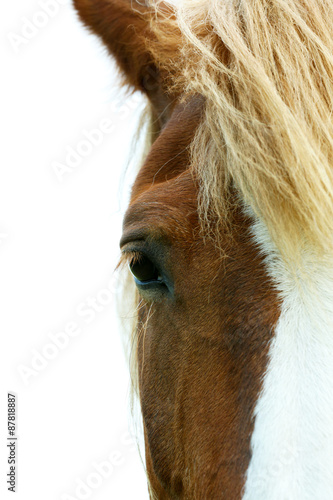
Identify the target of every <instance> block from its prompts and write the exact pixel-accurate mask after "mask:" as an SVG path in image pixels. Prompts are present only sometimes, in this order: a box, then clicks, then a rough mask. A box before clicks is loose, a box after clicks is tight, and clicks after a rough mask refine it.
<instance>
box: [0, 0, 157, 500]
mask: <svg viewBox="0 0 333 500" xmlns="http://www.w3.org/2000/svg"><path fill="white" fill-rule="evenodd" d="M45 1H46V0H45ZM53 2H54V3H55V4H56V7H58V9H57V11H54V12H53V15H52V16H51V15H49V14H48V15H46V14H44V15H43V14H42V15H40V12H45V11H43V9H42V8H41V4H42V3H43V0H24V1H23V0H15V2H2V5H1V7H0V19H1V41H2V43H1V60H2V65H1V67H2V71H1V74H2V77H1V87H2V88H1V96H0V98H1V105H0V109H1V144H2V148H1V149H2V152H1V168H0V172H1V174H0V175H1V178H0V310H1V315H0V332H1V341H2V347H1V353H0V356H1V359H0V367H1V378H0V383H1V392H0V409H1V411H0V460H1V462H0V497H1V498H17V499H18V500H21V499H22V500H30V499H31V500H53V499H54V500H68V499H71V500H73V499H79V498H89V499H96V500H98V499H108V500H111V499H112V500H113V499H114V500H129V499H135V500H141V499H142V500H147V499H148V493H147V488H146V479H145V474H144V468H143V466H142V464H141V462H140V458H139V455H138V453H137V450H136V444H135V443H134V442H133V441H131V440H130V439H129V436H128V435H127V430H128V424H129V422H130V411H129V376H128V368H127V362H126V360H125V356H124V354H123V348H122V344H121V332H120V328H119V326H118V323H117V320H116V312H115V307H114V303H115V298H116V295H117V286H115V281H114V278H113V271H114V268H115V267H116V264H117V259H118V257H119V249H118V241H119V238H120V234H121V219H122V213H123V211H124V209H125V207H126V201H125V200H126V199H127V197H128V193H129V184H128V181H126V180H125V182H124V183H123V187H122V190H120V189H119V186H120V181H121V175H122V173H123V172H124V169H125V166H126V162H127V160H128V154H129V151H130V145H131V139H132V137H133V134H134V131H135V129H136V125H137V120H138V115H139V112H138V108H140V106H141V104H140V102H139V98H138V97H137V96H135V97H134V98H133V97H132V98H126V97H124V94H122V93H121V91H120V88H119V84H118V82H117V79H116V70H115V66H114V64H113V62H112V61H111V59H110V58H109V57H108V56H107V55H106V52H105V50H104V49H103V48H102V47H101V45H100V44H99V42H98V41H97V40H96V39H95V38H94V37H93V36H91V35H89V34H88V32H87V31H86V30H84V29H83V27H82V26H81V24H80V23H79V21H78V20H77V17H76V14H75V13H74V10H73V8H72V6H71V3H70V2H66V1H65V0H61V3H60V0H53ZM27 20H28V21H29V22H28V23H27ZM30 22H33V23H34V25H35V29H33V28H31V25H30ZM36 24H37V27H36ZM29 26H30V28H29ZM22 34H24V39H25V41H24V40H23V39H19V38H17V36H22ZM27 35H29V37H27ZM105 119H108V120H110V122H109V125H110V123H111V124H112V125H113V126H114V130H113V132H111V133H103V136H102V139H103V140H102V142H101V141H100V142H101V144H99V145H92V146H91V147H90V149H91V150H90V151H89V154H86V156H83V155H81V156H80V158H79V159H76V160H77V163H78V165H77V166H76V167H75V168H73V169H72V170H71V171H70V172H66V174H64V175H63V176H59V173H58V176H57V175H56V172H55V169H54V165H55V162H58V164H59V163H62V164H66V156H67V154H68V152H69V150H71V151H73V149H74V150H77V149H78V148H79V144H80V142H81V141H82V140H86V137H85V132H84V131H86V132H91V131H92V130H94V129H96V128H98V127H99V126H100V124H101V122H102V121H103V120H105ZM72 148H73V149H72ZM108 287H109V292H107V291H105V290H106V289H107V288H108ZM110 289H111V292H110ZM110 294H111V295H110ZM110 297H111V299H110ZM94 298H95V299H96V300H97V302H94V304H95V307H96V308H97V309H98V311H95V312H90V313H89V314H88V313H87V309H89V310H90V311H91V310H93V308H92V306H91V305H89V306H88V303H89V304H92V302H87V301H91V300H94ZM99 299H103V300H104V301H107V300H108V304H105V303H104V304H101V302H100V301H99ZM78 311H81V313H82V312H83V311H85V315H84V316H83V315H80V314H79V312H78ZM88 321H89V322H88ZM69 323H75V324H76V325H77V326H78V327H79V328H80V331H79V334H78V335H76V336H75V337H68V335H67V334H65V336H64V335H62V336H61V335H60V336H58V337H59V338H61V339H62V342H63V345H62V347H61V348H56V347H54V345H55V344H54V341H53V340H52V339H51V337H52V334H53V335H57V334H60V333H62V334H64V330H65V328H66V327H68V324H69ZM53 338H54V337H53ZM66 338H67V345H65V344H66V340H65V339H66ZM50 344H52V345H53V347H52V345H51V347H50ZM36 353H37V354H36ZM43 353H46V354H47V356H48V357H49V358H50V356H52V357H53V359H46V357H45V356H44V354H43ZM36 356H37V358H38V356H43V359H44V361H42V360H41V358H39V360H37V358H36ZM36 367H37V368H38V369H36ZM27 370H28V371H27ZM29 370H30V371H29ZM24 374H25V375H24ZM7 391H14V392H15V393H16V394H17V398H18V402H17V411H18V415H17V416H18V420H17V425H18V427H17V435H18V441H17V459H18V463H17V493H16V496H15V497H13V494H12V493H9V492H8V491H7V485H6V473H7V471H8V464H7V452H8V450H7V448H6V444H7V441H6V439H7V418H6V417H7V412H6V407H7V405H6V400H7ZM133 443H134V444H133ZM114 453H116V455H114ZM111 458H112V459H113V460H114V462H115V463H114V465H113V470H111V469H110V467H109V468H107V467H106V465H105V464H104V466H105V467H104V469H103V470H104V472H105V474H107V475H108V477H107V478H103V479H102V480H101V479H100V478H101V476H100V475H99V476H96V468H95V466H96V464H101V463H102V462H106V461H107V462H108V463H109V464H110V460H111ZM94 464H95V465H94ZM87 481H88V482H89V481H90V484H91V485H94V487H92V486H91V487H90V488H89V489H87V488H84V487H81V489H78V485H79V484H81V486H82V483H84V484H85V485H87ZM94 481H95V482H94Z"/></svg>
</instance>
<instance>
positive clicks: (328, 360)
mask: <svg viewBox="0 0 333 500" xmlns="http://www.w3.org/2000/svg"><path fill="white" fill-rule="evenodd" d="M74 4H75V7H76V9H77V11H78V14H79V16H80V18H81V20H82V21H83V23H84V24H85V25H86V26H87V27H88V28H89V29H90V30H91V31H92V32H93V33H95V34H96V35H98V36H99V37H100V38H101V40H102V41H103V43H104V44H105V46H106V47H107V49H108V51H109V53H110V55H111V56H112V57H113V58H114V59H115V61H116V63H117V65H118V68H119V71H120V73H121V75H122V78H123V83H124V85H126V86H127V87H128V88H129V89H131V91H138V92H141V93H142V94H143V95H144V96H145V98H146V100H147V110H148V111H147V113H148V115H147V116H148V118H147V130H148V132H147V143H148V149H147V154H146V156H145V158H144V160H143V161H142V163H141V165H140V169H139V171H138V174H137V177H136V180H135V182H134V185H133V187H132V191H131V200H130V203H129V207H128V210H127V212H126V214H125V217H124V223H123V235H122V238H121V242H120V246H121V255H122V257H121V259H122V262H123V263H126V264H127V265H128V267H129V269H130V271H131V276H132V286H133V287H135V289H136V301H137V302H136V304H137V326H136V329H135V331H134V332H133V339H132V340H133V346H134V347H133V349H134V355H135V360H136V379H137V384H138V393H139V399H140V407H141V413H142V421H143V429H144V440H145V462H146V471H147V478H148V484H149V492H150V493H149V494H150V498H151V499H159V500H164V499H187V500H206V499H207V500H212V499H220V498H221V499H222V498H223V499H227V500H239V499H241V498H242V499H243V500H281V499H288V500H310V499H311V500H332V498H333V328H332V325H333V265H332V263H333V169H332V162H333V122H332V109H333V108H332V104H333V30H332V26H333V3H332V2H331V0H320V1H318V2H317V1H315V0H183V1H182V2H181V3H180V4H179V5H171V4H170V3H167V2H165V1H161V0H146V1H144V0H74Z"/></svg>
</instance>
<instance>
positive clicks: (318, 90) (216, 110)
mask: <svg viewBox="0 0 333 500" xmlns="http://www.w3.org/2000/svg"><path fill="white" fill-rule="evenodd" d="M150 3H151V6H152V8H153V9H154V15H153V16H152V21H151V24H152V28H153V30H154V33H155V36H156V40H154V41H153V42H152V41H149V48H150V50H151V52H152V53H153V55H154V57H155V59H156V60H157V63H158V65H159V66H160V67H161V68H162V69H164V70H165V71H166V72H167V74H168V75H169V77H170V82H168V85H169V90H170V92H172V93H175V92H177V93H179V95H183V96H184V97H185V98H186V97H187V96H189V95H193V94H200V95H202V96H204V98H205V101H206V110H205V115H204V119H203V121H202V123H201V124H200V126H199V128H198V131H197V134H196V137H195V139H194V141H193V144H192V168H193V170H194V171H195V173H196V175H197V176H198V179H199V183H200V196H199V213H200V216H201V220H202V221H203V223H204V224H205V225H206V226H207V225H208V226H209V224H210V220H211V214H212V213H213V214H214V215H215V218H216V216H217V219H218V221H220V222H223V221H225V220H226V219H227V214H228V211H229V209H230V204H231V201H230V200H231V199H230V196H228V193H230V191H231V188H232V187H235V188H236V190H237V191H238V193H239V194H240V198H241V199H242V200H243V202H245V204H246V205H248V206H250V207H251V209H252V211H253V212H254V213H255V214H256V215H257V216H258V217H259V218H261V219H262V220H263V221H264V222H265V224H266V226H267V228H268V230H269V232H270V235H271V237H272V239H273V241H274V243H275V244H276V246H277V247H278V249H279V250H280V252H281V253H282V255H283V256H284V257H285V259H286V260H288V261H289V262H291V263H292V262H293V263H297V261H298V260H299V257H300V253H301V251H302V248H303V247H304V245H309V244H310V246H311V248H312V249H313V251H315V253H316V254H317V255H318V257H319V256H322V255H325V254H327V253H328V254H331V253H332V250H333V171H332V161H333V122H332V103H333V3H332V1H331V0H320V1H317V0H184V1H183V2H182V3H181V5H180V7H178V9H177V10H176V15H175V16H174V15H172V16H170V15H167V14H165V9H164V7H163V4H162V3H161V2H159V1H158V0H154V1H151V2H150ZM177 44H178V47H181V48H180V49H179V50H178V52H177V55H175V54H176V49H175V47H176V46H177ZM168 46H169V49H168Z"/></svg>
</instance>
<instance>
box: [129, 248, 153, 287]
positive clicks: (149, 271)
mask: <svg viewBox="0 0 333 500" xmlns="http://www.w3.org/2000/svg"><path fill="white" fill-rule="evenodd" d="M129 268H130V270H131V273H132V274H133V276H134V278H135V280H136V281H137V282H138V284H140V283H151V282H154V281H161V278H160V276H159V272H158V269H157V267H156V266H155V264H153V262H152V261H151V260H150V259H148V257H146V256H145V255H142V256H141V257H140V259H139V260H136V259H133V260H132V261H131V262H130V264H129Z"/></svg>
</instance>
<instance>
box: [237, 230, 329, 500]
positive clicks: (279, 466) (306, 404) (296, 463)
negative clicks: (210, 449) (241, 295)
mask: <svg viewBox="0 0 333 500" xmlns="http://www.w3.org/2000/svg"><path fill="white" fill-rule="evenodd" d="M253 233H254V236H255V239H256V241H257V243H259V245H260V247H261V249H262V251H263V253H264V254H265V256H266V262H267V269H268V273H269V276H270V277H271V279H272V280H273V282H274V283H275V285H276V287H277V289H278V290H279V292H280V297H281V298H282V309H281V316H280V318H279V321H278V324H277V327H276V331H275V335H274V338H273V340H272V342H271V345H270V351H269V363H268V367H267V372H266V374H265V377H264V383H263V390H262V393H261V395H260V397H259V399H258V401H257V404H256V408H255V427H254V432H253V435H252V441H251V443H252V459H251V461H250V465H249V468H248V471H247V477H246V484H245V490H244V496H243V500H332V499H333V259H327V262H325V263H324V262H321V263H318V262H317V261H316V260H315V258H314V257H313V255H312V254H311V252H310V251H309V252H304V256H303V262H304V269H305V271H306V273H305V275H308V276H309V279H306V278H305V277H304V276H305V275H304V274H303V277H299V279H298V280H296V279H295V277H293V275H292V273H290V272H289V271H288V269H287V268H286V266H285V264H284V262H283V261H282V259H281V257H280V256H279V254H278V252H277V251H276V248H275V247H274V245H273V243H272V242H271V240H270V237H269V235H268V231H267V229H266V228H265V226H264V225H263V223H261V222H256V223H255V225H254V228H253Z"/></svg>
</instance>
